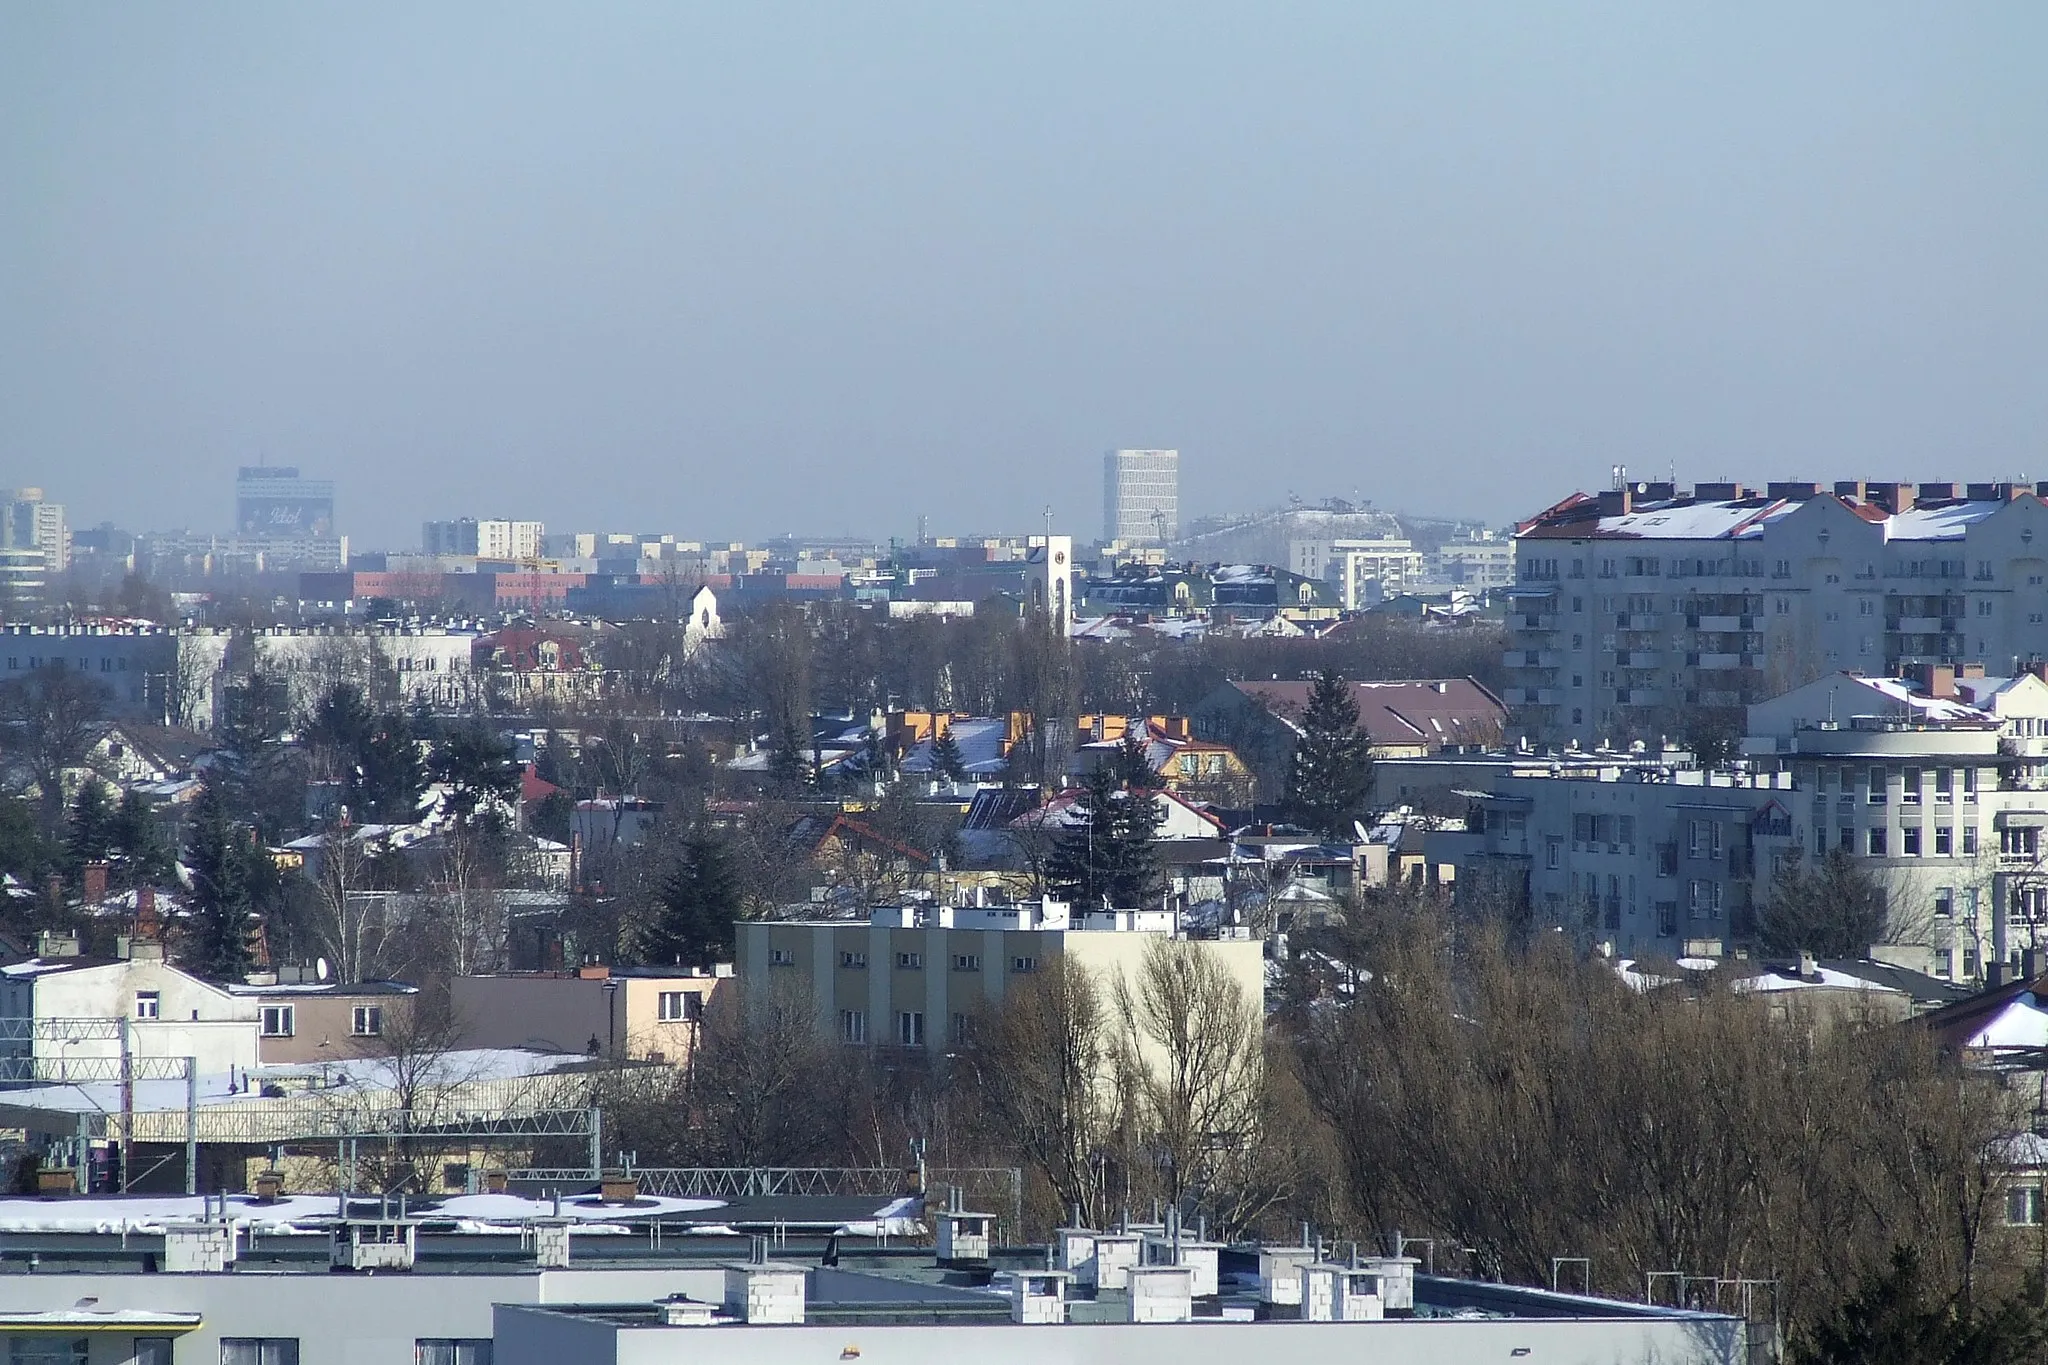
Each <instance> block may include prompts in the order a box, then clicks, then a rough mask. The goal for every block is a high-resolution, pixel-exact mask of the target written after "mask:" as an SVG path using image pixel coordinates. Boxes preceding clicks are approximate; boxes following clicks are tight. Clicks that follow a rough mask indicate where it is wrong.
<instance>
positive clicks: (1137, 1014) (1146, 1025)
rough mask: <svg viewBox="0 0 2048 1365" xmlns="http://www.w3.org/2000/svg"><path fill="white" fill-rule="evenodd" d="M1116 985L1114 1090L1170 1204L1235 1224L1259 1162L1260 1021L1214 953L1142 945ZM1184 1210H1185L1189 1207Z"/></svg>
mask: <svg viewBox="0 0 2048 1365" xmlns="http://www.w3.org/2000/svg"><path fill="white" fill-rule="evenodd" d="M1133 978H1134V979H1127V978H1123V977H1119V978H1118V980H1117V983H1116V988H1115V993H1114V995H1115V1002H1116V1016H1117V1024H1118V1028H1119V1033H1120V1039H1119V1041H1120V1044H1121V1047H1120V1052H1119V1071H1120V1074H1121V1076H1122V1081H1121V1087H1122V1089H1123V1091H1124V1093H1125V1094H1126V1095H1128V1096H1130V1097H1131V1099H1132V1101H1133V1103H1134V1105H1135V1109H1136V1126H1137V1128H1138V1131H1139V1133H1140V1134H1141V1138H1140V1140H1141V1141H1142V1142H1143V1143H1144V1145H1145V1147H1146V1148H1147V1149H1148V1152H1149V1154H1150V1155H1151V1157H1152V1164H1153V1166H1154V1167H1155V1169H1156V1170H1157V1172H1158V1175H1157V1180H1158V1184H1159V1188H1160V1193H1161V1195H1162V1196H1163V1197H1164V1198H1165V1199H1166V1200H1167V1201H1168V1202H1169V1203H1172V1204H1174V1205H1177V1206H1178V1205H1181V1204H1183V1203H1184V1202H1192V1201H1193V1200H1203V1199H1207V1198H1213V1199H1214V1200H1215V1202H1216V1204H1217V1207H1218V1210H1219V1212H1220V1214H1221V1215H1222V1216H1221V1217H1220V1219H1219V1221H1223V1222H1225V1223H1227V1224H1230V1225H1241V1224H1242V1223H1243V1222H1244V1221H1245V1220H1246V1219H1247V1218H1248V1217H1249V1216H1250V1215H1251V1214H1254V1213H1256V1212H1257V1211H1258V1210H1257V1208H1248V1207H1246V1206H1245V1200H1244V1198H1243V1195H1245V1194H1247V1193H1249V1190H1250V1187H1249V1185H1247V1183H1246V1182H1245V1180H1244V1177H1245V1176H1246V1175H1247V1174H1249V1168H1250V1167H1251V1166H1252V1165H1253V1164H1255V1163H1256V1162H1258V1161H1259V1160H1260V1159H1262V1158H1261V1152H1260V1149H1261V1147H1262V1146H1263V1138H1264V1133H1263V1127H1264V1125H1263V1119H1264V1096H1265V1055H1264V1046H1263V1041H1262V1039H1263V1027H1264V1020H1263V1019H1262V1018H1261V1017H1260V1010H1259V1006H1258V1004H1257V1003H1256V1002H1255V1001H1254V1000H1253V999H1252V998H1251V997H1250V996H1248V995H1247V994H1246V993H1245V990H1244V988H1243V987H1242V986H1241V985H1239V984H1238V982H1237V981H1235V980H1234V979H1232V977H1231V976H1230V974H1229V972H1228V971H1227V970H1226V969H1225V968H1224V967H1223V965H1222V964H1221V962H1219V961H1218V960H1217V958H1216V956H1215V955H1214V954H1212V953H1209V952H1206V951H1204V950H1203V947H1202V945H1200V944H1198V943H1192V942H1189V941H1187V940H1184V939H1158V940H1155V941H1154V942H1152V943H1151V944H1149V945H1148V946H1147V947H1146V950H1145V956H1144V958H1143V959H1142V960H1141V961H1140V962H1139V964H1138V966H1137V969H1136V971H1135V973H1134V974H1133ZM1190 1211H1192V1210H1190Z"/></svg>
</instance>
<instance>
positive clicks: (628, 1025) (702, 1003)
mask: <svg viewBox="0 0 2048 1365" xmlns="http://www.w3.org/2000/svg"><path fill="white" fill-rule="evenodd" d="M732 974H733V969H732V966H731V964H729V963H721V964H719V965H718V966H717V967H716V968H714V969H713V970H711V971H709V972H702V971H696V970H693V969H686V968H681V967H611V966H594V967H584V968H582V969H580V970H578V971H575V972H502V973H498V974H495V975H490V976H458V977H456V978H454V979H453V980H452V981H450V982H449V996H450V999H451V1001H452V1002H453V1004H454V1008H455V1015H456V1018H457V1019H458V1020H459V1021H460V1022H461V1027H462V1036H463V1039H464V1041H465V1043H466V1044H467V1045H468V1046H470V1047H484V1048H505V1047H523V1048H537V1049H540V1050H542V1051H550V1052H583V1053H591V1054H593V1055H595V1054H602V1055H604V1056H608V1057H625V1058H629V1059H631V1060H634V1061H643V1062H666V1063H668V1064H670V1065H672V1066H681V1065H683V1064H684V1063H686V1062H687V1061H688V1060H689V1058H690V1054H691V1053H692V1052H693V1051H695V1049H696V1046H697V1038H698V1032H699V1029H700V1027H701V1025H702V1023H703V1020H704V1015H705V1011H706V1010H708V1009H709V1008H710V1007H711V1003H712V1000H713V998H714V997H715V996H716V995H717V993H718V991H719V990H720V988H721V987H723V986H724V985H726V984H727V983H729V982H730V981H731V980H732Z"/></svg>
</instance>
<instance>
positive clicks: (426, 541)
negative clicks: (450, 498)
mask: <svg viewBox="0 0 2048 1365" xmlns="http://www.w3.org/2000/svg"><path fill="white" fill-rule="evenodd" d="M546 541H547V527H546V526H545V525H543V524H542V523H540V522H538V521H504V520H499V519H497V518H490V517H486V518H484V519H482V520H479V519H477V518H475V517H460V518H457V519H456V520H453V521H430V522H427V523H426V524H425V526H424V527H423V528H422V530H421V532H420V548H421V550H422V551H423V552H424V553H426V554H429V555H467V556H470V557H472V558H476V559H513V560H518V559H540V558H542V557H543V556H544V551H545V549H546Z"/></svg>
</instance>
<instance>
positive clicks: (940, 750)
mask: <svg viewBox="0 0 2048 1365" xmlns="http://www.w3.org/2000/svg"><path fill="white" fill-rule="evenodd" d="M932 767H933V769H934V770H935V771H937V772H938V773H940V774H941V775H943V776H944V777H945V779H946V780H947V781H948V782H964V781H966V780H967V756H966V755H965V754H963V753H961V752H960V742H959V741H958V740H956V739H954V738H953V731H952V729H951V727H948V728H947V730H946V732H945V733H944V734H942V735H940V736H939V737H938V739H937V740H936V741H935V742H934V743H933V744H932Z"/></svg>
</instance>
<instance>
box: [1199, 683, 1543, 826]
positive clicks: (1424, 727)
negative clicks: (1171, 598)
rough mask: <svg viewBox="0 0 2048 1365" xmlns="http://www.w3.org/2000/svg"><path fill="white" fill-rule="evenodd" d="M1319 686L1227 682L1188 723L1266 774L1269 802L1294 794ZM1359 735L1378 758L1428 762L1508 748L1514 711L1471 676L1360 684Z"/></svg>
mask: <svg viewBox="0 0 2048 1365" xmlns="http://www.w3.org/2000/svg"><path fill="white" fill-rule="evenodd" d="M1314 687H1315V684H1314V683H1313V682H1267V681H1262V680H1256V679H1253V680H1244V681H1234V682H1226V683H1224V684H1222V685H1221V686H1220V687H1218V688H1217V689H1216V690H1215V691H1214V692H1212V693H1210V694H1209V695H1208V696H1206V697H1204V698H1203V699H1202V700H1201V701H1200V702H1198V703H1196V704H1195V706H1194V707H1193V708H1191V709H1190V711H1189V713H1188V719H1189V721H1190V724H1191V728H1192V731H1193V733H1194V735H1195V737H1196V738H1198V739H1203V740H1208V741H1211V742H1213V743H1217V744H1224V745H1228V746H1229V747H1230V748H1231V749H1232V750H1234V751H1235V752H1236V754H1237V756H1238V757H1239V758H1240V759H1242V760H1243V761H1244V763H1245V764H1246V765H1247V766H1248V767H1250V769H1251V770H1252V772H1253V773H1255V774H1256V775H1257V776H1258V784H1259V785H1258V795H1259V798H1260V799H1261V800H1265V801H1275V800H1278V799H1279V798H1280V796H1281V795H1282V794H1283V793H1284V792H1285V791H1286V787H1287V765H1288V763H1289V761H1290V760H1291V758H1292V757H1293V754H1294V743H1295V739H1296V737H1297V736H1298V735H1299V733H1300V730H1299V726H1300V720H1301V716H1302V713H1303V712H1304V711H1305V710H1306V709H1307V708H1308V699H1309V693H1310V692H1311V691H1312V690H1313V689H1314ZM1350 687H1351V693H1352V696H1353V698H1354V699H1355V700H1356V701H1357V703H1358V725H1359V729H1361V730H1363V731H1364V732H1365V734H1366V735H1367V736H1368V737H1369V738H1370V739H1371V740H1372V751H1373V756H1374V757H1376V758H1391V757H1397V756H1421V755H1424V754H1432V753H1437V752H1439V751H1441V750H1442V749H1444V748H1446V747H1447V746H1465V745H1481V746H1486V747H1491V746H1493V745H1496V744H1498V743H1499V742H1500V739H1501V736H1502V734H1503V733H1504V731H1505V729H1506V725H1507V718H1508V712H1507V707H1506V706H1504V705H1503V704H1502V703H1501V700H1500V698H1498V697H1496V696H1494V695H1493V693H1491V692H1489V691H1487V690H1486V688H1485V687H1484V686H1482V685H1481V684H1480V683H1478V682H1476V681H1474V680H1473V679H1471V678H1429V679H1409V680H1387V681H1382V682H1354V683H1351V684H1350Z"/></svg>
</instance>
